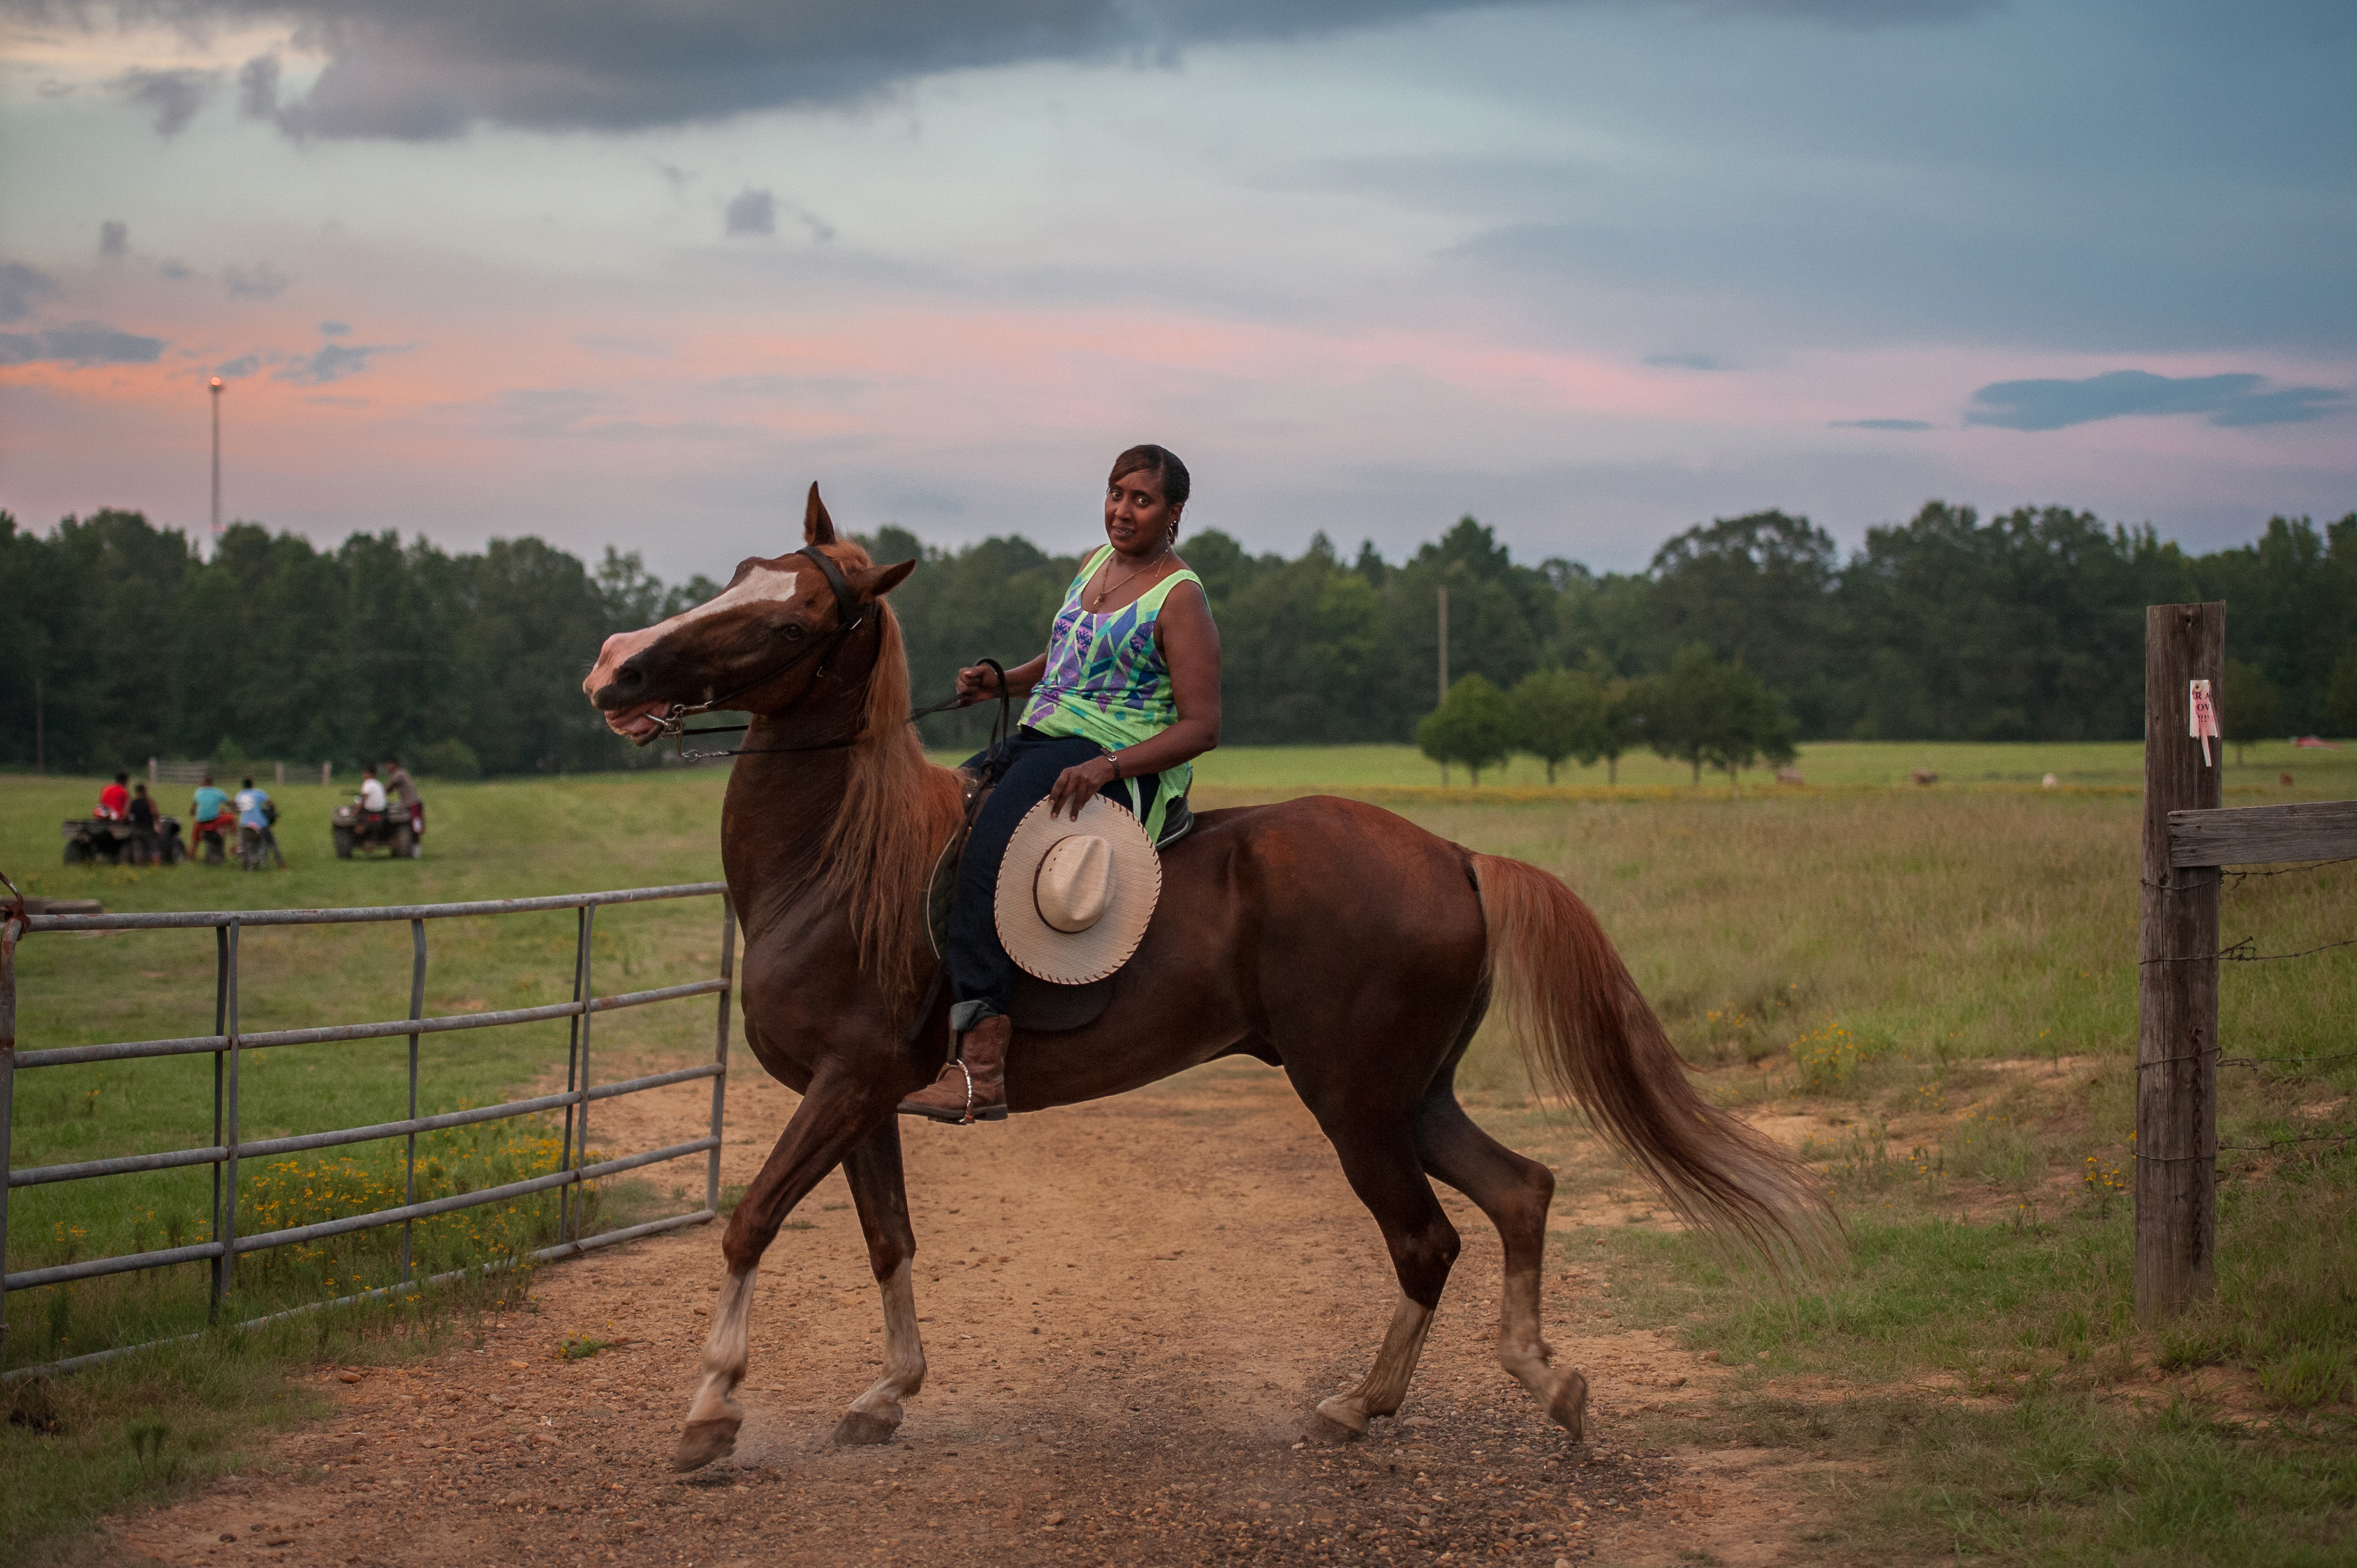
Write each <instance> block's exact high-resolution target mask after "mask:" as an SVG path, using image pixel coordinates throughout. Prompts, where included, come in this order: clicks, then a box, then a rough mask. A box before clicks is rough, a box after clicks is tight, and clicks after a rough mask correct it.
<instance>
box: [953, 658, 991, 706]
mask: <svg viewBox="0 0 2357 1568" xmlns="http://www.w3.org/2000/svg"><path fill="white" fill-rule="evenodd" d="M997 695H998V677H997V675H996V674H995V673H993V672H992V671H991V668H990V666H989V665H987V664H969V665H967V666H966V667H965V668H964V669H963V670H961V671H958V678H957V700H958V706H959V707H961V708H970V707H972V706H974V704H975V703H983V702H988V701H990V700H991V699H992V698H994V697H996V696H997Z"/></svg>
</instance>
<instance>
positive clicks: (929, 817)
mask: <svg viewBox="0 0 2357 1568" xmlns="http://www.w3.org/2000/svg"><path fill="white" fill-rule="evenodd" d="M859 564H866V563H864V562H863V563H859ZM876 608H877V619H878V623H879V625H878V634H877V649H876V667H875V669H874V670H873V671H870V672H869V674H868V677H867V708H866V714H864V715H863V725H862V728H861V738H860V740H859V743H858V744H857V745H856V746H853V747H852V748H851V757H850V771H849V773H848V776H847V777H846V778H845V780H844V787H843V800H842V804H841V807H840V809H839V810H838V811H836V813H835V818H834V828H833V830H832V831H831V832H829V833H828V835H827V841H826V850H825V855H824V863H823V864H824V868H823V871H822V872H821V875H820V887H821V890H822V892H823V894H825V895H826V896H827V897H831V898H834V899H837V900H839V901H841V903H842V904H843V906H844V907H845V908H846V909H847V910H849V912H850V916H851V929H852V933H853V935H854V936H855V937H856V939H857V940H858V943H859V966H860V968H861V969H863V970H864V971H866V973H867V974H868V976H869V978H871V979H872V980H873V981H874V982H875V983H876V985H877V989H878V990H880V991H881V992H882V993H884V1002H885V1005H886V1008H887V1009H888V1011H889V1013H890V1014H891V1015H892V1016H893V1017H894V1018H895V1019H896V1020H899V1021H903V1022H905V1021H906V1020H907V1018H908V1015H909V1010H910V1009H911V1008H912V1007H913V1006H914V1005H915V1001H914V996H915V992H916V989H917V972H918V971H917V959H918V954H919V953H920V951H922V950H925V949H926V948H927V946H928V939H927V936H926V932H925V926H924V921H925V885H926V881H927V879H928V878H929V877H930V876H931V875H932V869H933V862H934V860H935V859H936V857H938V856H939V855H940V854H941V852H942V845H943V844H944V843H948V842H949V837H950V834H951V833H952V832H955V831H956V829H957V824H958V821H959V818H960V816H961V815H962V813H963V809H964V808H963V790H962V789H960V786H959V783H958V776H957V775H956V774H955V773H953V772H952V771H950V770H949V769H948V768H936V767H934V766H933V765H932V764H931V763H930V762H927V761H926V760H925V749H924V746H923V745H922V744H921V743H920V742H919V740H918V739H917V729H916V726H915V725H911V724H909V722H908V720H909V654H908V650H907V649H906V648H905V647H904V646H903V645H902V643H901V641H900V623H899V620H898V619H897V618H895V617H894V616H893V614H892V610H891V607H890V606H888V605H887V604H885V603H884V602H883V600H881V599H878V600H877V602H876Z"/></svg>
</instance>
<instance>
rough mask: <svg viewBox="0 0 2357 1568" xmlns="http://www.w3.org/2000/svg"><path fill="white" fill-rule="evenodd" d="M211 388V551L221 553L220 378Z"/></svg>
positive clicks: (216, 379) (214, 379)
mask: <svg viewBox="0 0 2357 1568" xmlns="http://www.w3.org/2000/svg"><path fill="white" fill-rule="evenodd" d="M212 388H213V553H214V554H216V555H218V554H220V553H221V378H220V377H219V376H215V377H214V378H213V381H212Z"/></svg>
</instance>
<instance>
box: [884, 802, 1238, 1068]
mask: <svg viewBox="0 0 2357 1568" xmlns="http://www.w3.org/2000/svg"><path fill="white" fill-rule="evenodd" d="M997 788H998V781H997V780H996V779H991V778H988V777H986V776H980V777H978V776H974V775H971V774H970V775H968V776H967V777H966V780H965V812H964V815H963V818H962V819H961V821H960V822H959V823H958V829H957V832H954V833H952V834H951V835H950V842H949V843H945V844H943V845H942V853H941V855H940V857H939V858H938V859H936V860H935V861H934V862H933V875H932V877H931V880H930V881H929V882H928V883H927V885H926V888H925V934H926V936H927V938H928V939H929V940H931V943H932V948H933V959H934V961H935V962H936V963H942V962H943V961H945V955H946V953H947V952H948V950H949V930H950V908H951V906H952V905H953V904H955V903H956V902H957V880H958V867H959V866H960V865H962V864H963V861H964V859H965V844H966V839H967V837H968V835H970V834H971V833H972V832H973V831H974V819H975V818H976V817H978V816H980V815H981V814H982V808H983V805H984V803H985V801H987V800H989V799H990V797H991V794H992V792H993V791H994V790H996V789H997ZM1194 825H1195V814H1194V813H1193V812H1192V811H1189V810H1188V809H1187V797H1186V796H1184V795H1181V796H1179V798H1178V799H1177V800H1173V801H1171V802H1170V806H1169V809H1168V811H1165V812H1164V813H1163V821H1162V836H1161V837H1159V838H1157V839H1156V840H1155V841H1154V847H1155V849H1156V850H1157V851H1160V850H1163V849H1166V848H1168V846H1169V845H1171V844H1174V843H1178V842H1179V840H1180V839H1182V838H1184V837H1186V836H1187V833H1188V832H1189V830H1190V829H1192V828H1193V827H1194ZM945 974H946V970H945V969H944V970H942V971H938V972H937V975H936V979H935V983H934V990H935V991H938V990H939V988H940V985H941V983H942V980H941V978H940V977H941V976H942V975H945ZM1120 979H1121V972H1120V971H1118V970H1116V971H1114V972H1113V973H1111V974H1109V975H1106V976H1105V977H1104V978H1103V980H1092V981H1090V982H1089V983H1087V984H1085V985H1058V984H1056V983H1053V982H1052V981H1046V980H1042V979H1040V978H1039V976H1038V975H1036V974H1033V973H1031V972H1028V971H1027V970H1024V969H1021V968H1017V970H1016V972H1015V995H1014V999H1013V1000H1012V1001H1011V1002H1010V1003H1009V1004H1008V1006H1007V1016H1008V1017H1010V1018H1012V1019H1013V1020H1014V1021H1015V1026H1016V1027H1017V1028H1018V1029H1025V1030H1031V1031H1034V1032H1038V1033H1041V1034H1055V1033H1058V1032H1060V1031H1062V1030H1066V1029H1079V1028H1085V1027H1086V1026H1089V1025H1091V1024H1093V1023H1095V1022H1096V1021H1097V1019H1098V1018H1100V1017H1101V1016H1103V1014H1104V1010H1105V1009H1106V1008H1107V1007H1110V1006H1111V1005H1113V988H1114V985H1115V984H1116V983H1118V982H1119V981H1120ZM931 1000H932V998H931V994H930V993H929V995H928V999H927V1005H926V1006H925V1007H924V1008H922V1009H921V1010H920V1016H919V1018H918V1020H917V1023H916V1027H918V1028H920V1029H921V1028H922V1027H923V1026H924V1015H927V1014H930V1013H931V1011H932V1007H931Z"/></svg>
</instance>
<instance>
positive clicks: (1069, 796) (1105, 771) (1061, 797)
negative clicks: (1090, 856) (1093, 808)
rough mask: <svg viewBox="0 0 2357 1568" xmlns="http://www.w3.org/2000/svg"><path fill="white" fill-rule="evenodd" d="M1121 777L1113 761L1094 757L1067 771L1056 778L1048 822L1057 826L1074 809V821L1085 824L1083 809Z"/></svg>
mask: <svg viewBox="0 0 2357 1568" xmlns="http://www.w3.org/2000/svg"><path fill="white" fill-rule="evenodd" d="M1120 777H1121V769H1120V768H1118V767H1117V766H1115V764H1114V759H1113V758H1112V757H1091V758H1089V760H1088V761H1086V762H1083V763H1082V764H1080V765H1079V766H1078V767H1076V768H1065V769H1064V770H1063V771H1062V772H1061V773H1059V774H1057V775H1056V787H1055V788H1054V789H1050V790H1049V791H1048V820H1049V822H1053V821H1055V820H1056V817H1057V814H1058V813H1059V812H1061V811H1063V810H1064V808H1065V807H1066V806H1070V807H1071V819H1072V821H1074V822H1079V821H1080V820H1081V808H1082V806H1085V805H1087V804H1088V803H1089V797H1090V796H1092V795H1093V794H1095V793H1096V792H1097V791H1098V790H1100V789H1103V788H1104V787H1105V786H1106V785H1108V784H1110V783H1112V782H1113V781H1114V779H1119V778H1120Z"/></svg>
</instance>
